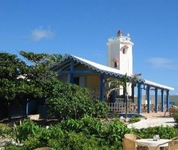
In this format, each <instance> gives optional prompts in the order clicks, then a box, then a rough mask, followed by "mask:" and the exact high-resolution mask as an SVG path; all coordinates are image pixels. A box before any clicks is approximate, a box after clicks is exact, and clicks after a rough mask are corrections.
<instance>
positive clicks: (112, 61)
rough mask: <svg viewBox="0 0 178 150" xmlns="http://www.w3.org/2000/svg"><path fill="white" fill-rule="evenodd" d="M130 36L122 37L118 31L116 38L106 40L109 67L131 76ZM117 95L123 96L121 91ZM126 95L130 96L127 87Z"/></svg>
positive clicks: (129, 89)
mask: <svg viewBox="0 0 178 150" xmlns="http://www.w3.org/2000/svg"><path fill="white" fill-rule="evenodd" d="M133 45H134V43H132V42H131V38H130V35H129V34H127V35H126V36H123V35H122V31H121V30H119V31H118V33H117V36H116V37H111V38H109V39H108V42H107V46H108V56H107V64H108V66H109V67H112V68H115V69H118V70H120V71H121V72H122V73H123V74H126V73H127V75H132V74H133V54H132V46H133ZM119 94H120V95H121V94H123V90H122V89H121V90H120V91H119ZM128 94H129V95H131V88H129V87H128Z"/></svg>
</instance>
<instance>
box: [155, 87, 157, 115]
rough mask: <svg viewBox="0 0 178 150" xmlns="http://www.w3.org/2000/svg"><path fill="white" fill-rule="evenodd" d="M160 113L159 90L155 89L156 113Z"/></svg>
mask: <svg viewBox="0 0 178 150" xmlns="http://www.w3.org/2000/svg"><path fill="white" fill-rule="evenodd" d="M157 112H158V88H157V87H155V113H157Z"/></svg>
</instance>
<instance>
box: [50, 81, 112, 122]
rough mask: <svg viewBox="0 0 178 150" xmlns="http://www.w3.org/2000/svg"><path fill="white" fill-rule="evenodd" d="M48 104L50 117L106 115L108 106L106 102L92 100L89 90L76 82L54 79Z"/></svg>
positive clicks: (75, 117) (77, 117) (61, 118)
mask: <svg viewBox="0 0 178 150" xmlns="http://www.w3.org/2000/svg"><path fill="white" fill-rule="evenodd" d="M48 94H49V95H47V104H48V113H49V115H50V117H58V118H59V119H60V120H64V119H69V118H73V119H79V118H82V117H83V116H84V115H85V114H88V115H90V116H92V117H106V116H107V113H108V110H109V109H108V106H107V105H106V103H104V102H100V101H98V100H92V99H90V97H89V90H88V89H86V88H82V87H79V86H78V85H76V84H69V83H62V82H60V81H59V80H57V79H52V80H51V81H50V82H49V83H48Z"/></svg>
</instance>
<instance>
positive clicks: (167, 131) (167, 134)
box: [131, 126, 178, 139]
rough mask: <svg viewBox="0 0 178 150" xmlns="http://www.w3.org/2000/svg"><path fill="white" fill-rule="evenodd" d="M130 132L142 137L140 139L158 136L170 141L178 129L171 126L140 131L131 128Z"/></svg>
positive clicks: (177, 132)
mask: <svg viewBox="0 0 178 150" xmlns="http://www.w3.org/2000/svg"><path fill="white" fill-rule="evenodd" d="M131 132H133V133H134V134H136V135H138V136H140V137H142V138H151V139H152V138H153V135H159V136H160V138H161V139H171V138H173V137H176V136H177V134H178V129H176V128H174V127H171V126H166V127H164V126H157V127H148V128H142V129H135V128H132V129H131Z"/></svg>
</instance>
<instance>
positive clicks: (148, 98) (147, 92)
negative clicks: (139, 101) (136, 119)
mask: <svg viewBox="0 0 178 150" xmlns="http://www.w3.org/2000/svg"><path fill="white" fill-rule="evenodd" d="M146 97H147V108H148V110H147V112H148V113H150V85H147V88H146Z"/></svg>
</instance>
